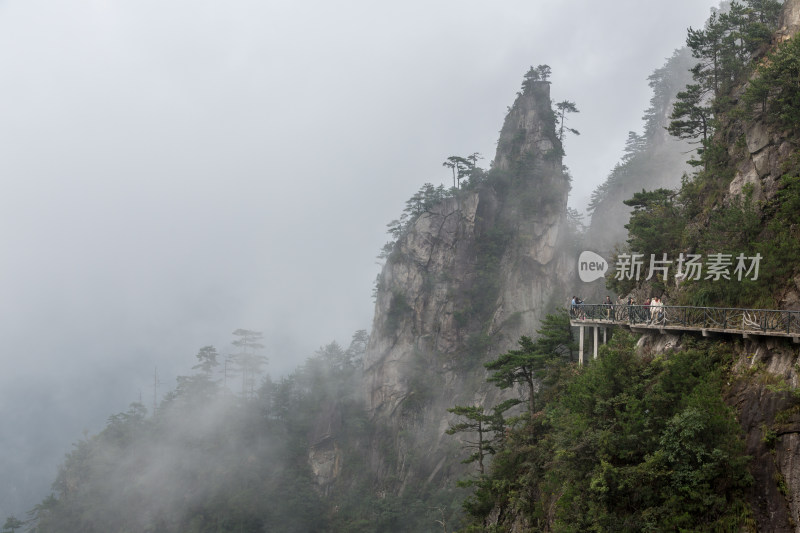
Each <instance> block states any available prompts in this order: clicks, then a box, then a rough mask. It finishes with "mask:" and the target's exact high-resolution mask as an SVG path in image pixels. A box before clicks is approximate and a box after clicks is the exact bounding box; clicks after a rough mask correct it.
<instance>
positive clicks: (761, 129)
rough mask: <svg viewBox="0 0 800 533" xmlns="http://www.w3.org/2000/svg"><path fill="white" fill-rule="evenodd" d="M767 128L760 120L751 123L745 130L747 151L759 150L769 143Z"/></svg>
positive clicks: (752, 152) (754, 151)
mask: <svg viewBox="0 0 800 533" xmlns="http://www.w3.org/2000/svg"><path fill="white" fill-rule="evenodd" d="M769 137H770V136H769V130H767V127H766V126H765V125H764V124H763V123H762V122H760V121H758V122H755V123H753V124H752V125H751V126H750V127H749V128H748V129H747V131H746V132H745V141H746V142H747V151H748V152H750V153H751V154H755V153H756V152H758V151H759V150H762V149H764V148H765V147H766V146H767V145H768V144H769V143H770V138H769Z"/></svg>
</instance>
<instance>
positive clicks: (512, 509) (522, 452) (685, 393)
mask: <svg viewBox="0 0 800 533" xmlns="http://www.w3.org/2000/svg"><path fill="white" fill-rule="evenodd" d="M634 345H635V340H634V339H633V338H632V337H631V336H629V335H627V334H617V335H615V337H614V338H613V339H612V342H611V343H610V344H609V345H608V346H603V347H602V348H601V351H600V357H599V359H598V360H596V361H594V362H593V363H592V364H590V365H589V366H588V367H586V368H579V367H577V366H575V364H574V363H569V362H567V361H566V360H565V359H564V358H563V357H561V356H559V355H558V352H550V357H549V358H548V364H547V365H539V366H540V368H541V369H542V372H543V373H544V375H543V376H542V377H543V378H544V379H543V381H542V383H541V385H540V387H539V388H538V392H534V394H533V396H534V400H533V402H532V403H533V405H534V406H535V407H534V409H536V411H535V412H532V413H530V415H531V416H530V417H527V416H525V417H522V418H521V419H520V420H521V423H519V424H518V425H517V426H516V427H515V428H514V429H513V431H510V432H509V433H508V434H507V435H506V436H505V438H504V440H503V442H504V446H503V447H502V448H501V449H499V450H498V451H497V453H496V455H495V456H494V461H493V463H492V468H491V472H490V474H488V475H486V476H480V477H478V478H476V479H474V480H473V484H474V485H475V493H474V495H473V496H471V497H470V498H469V499H468V500H467V502H466V504H465V508H466V509H467V511H468V512H469V514H470V515H471V516H472V517H473V519H474V521H475V523H474V525H473V526H472V527H471V528H468V530H475V531H485V530H488V531H493V530H497V531H505V530H508V529H509V528H510V527H511V526H512V524H516V525H517V526H524V527H526V528H529V529H530V530H532V531H575V532H577V531H631V532H633V531H656V530H666V529H669V530H672V529H675V530H678V529H681V530H692V531H703V530H708V531H713V530H721V531H733V530H736V529H737V528H739V527H741V526H744V525H746V524H748V523H750V522H751V519H750V515H749V510H748V507H747V505H746V504H745V502H744V497H743V495H744V490H745V488H746V487H747V486H748V484H749V483H750V482H751V477H750V475H749V474H748V472H747V468H746V465H747V462H748V457H746V456H745V455H744V453H743V449H744V448H743V443H742V441H741V439H740V437H739V426H738V424H737V422H736V419H735V416H734V413H733V411H732V410H731V409H730V408H729V407H727V406H726V405H725V403H724V402H723V400H722V391H723V388H724V383H725V378H726V376H727V370H728V366H729V365H730V363H731V362H732V352H731V351H730V349H729V348H728V347H726V346H725V345H724V344H709V343H698V344H696V345H692V346H689V347H688V349H686V350H684V351H681V352H676V353H672V354H669V356H659V357H641V356H640V355H638V354H637V353H636V350H635V346H634ZM541 356H542V352H539V357H540V358H541ZM526 530H527V529H526Z"/></svg>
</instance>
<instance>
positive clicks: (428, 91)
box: [0, 0, 715, 520]
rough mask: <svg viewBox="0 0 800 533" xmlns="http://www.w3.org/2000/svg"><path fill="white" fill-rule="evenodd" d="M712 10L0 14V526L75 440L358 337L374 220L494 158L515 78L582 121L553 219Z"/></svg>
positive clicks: (371, 266) (594, 178) (535, 1)
mask: <svg viewBox="0 0 800 533" xmlns="http://www.w3.org/2000/svg"><path fill="white" fill-rule="evenodd" d="M714 4H715V2H712V1H709V0H623V1H611V2H597V1H595V0H591V1H589V0H577V1H564V0H527V1H521V0H520V1H500V2H486V1H483V2H478V1H463V0H460V1H455V0H453V1H440V2H421V1H417V0H412V1H406V2H400V3H391V4H390V3H380V2H374V1H346V2H329V1H324V2H323V1H293V2H274V1H267V2H264V1H255V0H229V1H226V2H213V1H202V0H201V1H197V0H192V1H189V0H158V1H155V0H136V1H135V2H134V1H130V0H128V1H117V2H112V1H109V0H62V1H59V2H52V1H48V2H45V1H42V0H0V72H2V76H0V180H1V181H0V183H1V184H2V194H1V195H0V295H1V296H0V346H2V355H0V358H2V359H1V362H2V372H0V428H1V429H0V449H3V450H4V454H3V455H4V457H3V458H2V459H0V477H2V478H3V483H4V484H5V486H0V520H2V519H3V517H4V516H5V515H7V514H10V513H16V514H18V515H20V516H24V512H25V511H27V510H28V509H29V508H30V507H31V506H32V505H33V504H35V503H36V502H38V501H40V500H41V499H42V498H43V497H45V496H46V495H47V491H48V488H49V485H50V483H51V482H52V481H53V479H54V478H55V474H56V467H57V465H58V463H59V462H60V461H61V459H62V458H63V455H64V453H66V452H67V451H68V450H69V444H70V443H71V442H75V441H77V440H78V439H79V438H81V432H82V430H84V429H86V430H88V431H89V432H90V433H91V432H96V431H98V430H99V429H101V428H102V427H103V424H104V423H105V420H106V419H107V417H108V416H109V415H111V414H114V413H117V412H119V411H123V410H125V409H126V408H127V406H128V404H129V403H130V402H132V401H137V400H138V399H139V395H140V394H141V395H142V398H143V402H144V403H145V404H146V405H147V406H148V407H150V405H151V404H152V396H153V372H154V368H155V367H158V368H159V374H160V376H161V381H162V384H161V385H160V389H159V392H160V393H162V392H166V391H167V390H168V389H170V388H172V387H173V386H174V383H175V376H176V375H177V374H179V373H188V372H189V369H190V367H191V366H192V364H194V362H195V360H194V354H195V353H196V352H197V350H198V348H200V347H201V346H204V345H207V344H214V345H216V346H217V348H218V349H219V351H220V352H223V353H224V352H225V351H228V350H229V346H230V341H231V340H232V338H231V335H230V334H231V332H232V331H233V330H235V329H237V328H248V329H255V330H261V331H263V332H264V335H265V338H266V342H265V344H267V349H266V350H265V355H267V356H269V357H270V360H271V362H270V365H269V368H268V371H269V372H270V373H271V374H272V375H273V376H275V375H281V374H283V373H286V372H287V371H290V370H291V369H292V368H293V367H294V366H295V365H296V364H297V363H299V362H300V361H302V359H303V358H305V357H306V356H307V355H310V354H311V353H313V351H314V350H315V349H316V348H318V347H319V346H321V345H323V344H326V343H328V342H330V341H331V340H333V339H334V338H335V339H337V340H339V342H340V343H342V344H346V343H347V342H348V341H349V337H350V335H351V334H352V332H353V331H355V330H357V329H369V328H370V327H371V320H372V312H373V303H372V299H371V289H372V285H373V282H374V279H375V276H376V274H377V273H378V268H379V267H378V266H377V265H376V259H375V256H376V255H377V254H378V252H379V250H380V248H381V246H382V245H383V243H384V242H385V241H386V240H387V237H386V235H385V225H386V223H387V222H389V221H390V220H392V219H393V218H396V217H397V216H398V215H399V213H400V212H401V210H402V208H403V205H404V202H405V200H406V199H407V198H408V197H409V196H411V195H412V194H413V193H414V192H415V191H416V190H417V189H418V188H419V187H420V186H421V185H422V184H423V183H425V182H432V183H434V184H436V185H438V184H439V183H444V184H445V185H448V183H449V182H448V178H449V175H448V170H447V169H445V168H443V167H442V166H441V163H442V161H444V160H445V159H446V158H447V157H448V156H450V155H467V154H470V153H472V152H476V151H477V152H480V153H481V154H483V155H484V156H485V160H484V165H487V166H488V162H489V161H490V160H491V159H492V157H493V155H494V148H495V143H496V140H497V135H498V132H499V130H500V128H501V126H502V121H503V118H504V115H505V113H506V108H507V106H510V105H511V104H512V102H513V100H514V97H515V93H516V91H517V90H518V89H519V87H520V84H521V81H522V77H523V74H524V73H525V72H526V71H527V69H528V67H529V66H531V65H534V66H535V65H538V64H542V63H546V64H549V65H550V66H551V67H552V70H553V75H552V82H553V84H552V90H551V91H552V97H553V99H554V100H556V101H560V100H564V99H568V100H572V101H574V102H575V103H576V105H577V106H578V108H579V109H580V114H578V115H574V116H573V117H572V119H571V122H570V126H571V127H574V128H577V129H578V130H579V131H580V132H581V135H580V136H579V137H570V138H568V139H567V141H566V151H567V158H566V159H565V163H566V164H567V165H568V166H569V167H570V169H571V171H572V174H573V177H574V188H573V199H572V200H571V204H572V205H573V206H575V207H577V208H579V209H583V208H584V206H585V204H586V201H587V199H588V195H589V194H590V193H591V191H592V189H593V188H594V187H595V186H596V185H598V184H599V183H600V182H601V181H602V180H603V179H604V178H605V177H606V175H607V174H608V172H609V171H610V170H611V168H612V167H613V166H614V164H615V163H616V161H617V160H618V159H619V157H620V155H621V150H622V147H623V146H624V141H625V139H626V137H627V132H628V131H629V130H637V131H640V130H641V120H640V117H641V116H642V114H643V111H644V109H645V108H646V107H647V105H648V101H649V98H650V91H649V88H648V86H647V76H648V75H649V74H650V73H651V72H652V71H653V70H654V69H656V68H658V67H660V66H661V65H662V64H663V62H664V60H665V58H667V57H668V56H670V55H671V54H672V51H673V50H674V49H675V48H678V47H680V46H682V45H683V42H684V40H685V35H686V28H687V27H688V26H694V27H697V26H701V25H702V24H703V21H704V20H705V18H706V17H707V15H708V14H709V9H710V7H711V6H712V5H714Z"/></svg>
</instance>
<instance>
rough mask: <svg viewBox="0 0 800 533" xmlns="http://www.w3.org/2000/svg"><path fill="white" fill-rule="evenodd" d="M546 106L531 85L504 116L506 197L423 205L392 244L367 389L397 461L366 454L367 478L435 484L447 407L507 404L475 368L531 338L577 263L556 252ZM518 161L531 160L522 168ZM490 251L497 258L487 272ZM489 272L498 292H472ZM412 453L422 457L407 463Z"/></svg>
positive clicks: (562, 222) (559, 223)
mask: <svg viewBox="0 0 800 533" xmlns="http://www.w3.org/2000/svg"><path fill="white" fill-rule="evenodd" d="M549 106H550V97H549V85H548V84H545V83H539V84H535V85H534V87H533V89H532V90H531V91H529V92H528V93H527V94H520V95H519V96H518V97H517V100H516V102H515V103H514V106H513V107H512V108H511V110H510V112H509V114H508V116H507V117H506V120H505V123H504V126H503V129H502V131H501V133H500V141H499V143H498V147H497V154H496V157H495V160H494V165H493V166H494V167H495V168H498V169H501V170H505V171H508V172H510V173H512V172H516V173H517V174H515V175H514V180H515V181H514V183H515V184H516V185H515V189H514V191H515V192H514V194H510V193H508V192H498V190H496V189H495V188H493V187H484V188H481V189H479V190H476V191H473V192H469V193H466V192H465V193H462V194H459V195H458V196H457V197H456V198H450V199H448V200H446V201H443V202H442V203H440V204H439V205H437V206H435V207H433V208H431V209H430V210H429V212H426V213H423V214H422V215H420V216H419V217H418V218H417V219H416V220H415V221H414V222H413V224H412V225H411V227H410V229H409V231H408V232H407V233H406V234H405V235H404V236H402V237H401V238H400V239H399V241H398V242H397V244H396V248H395V250H394V252H393V253H392V254H391V256H390V257H389V258H388V259H387V262H386V264H385V265H384V268H383V270H382V272H381V274H380V276H379V281H378V291H377V298H376V304H375V318H374V322H373V328H372V334H371V336H370V343H369V346H368V348H367V353H366V355H365V360H364V389H365V390H364V394H365V398H366V401H367V406H368V409H369V412H370V414H371V416H372V417H373V420H374V422H375V423H376V425H377V426H378V427H384V428H389V429H388V430H387V433H388V434H390V435H393V437H392V438H393V439H394V442H393V445H394V449H395V452H396V454H397V456H396V457H393V458H392V460H391V461H387V460H386V458H382V457H381V456H380V455H381V452H380V451H378V450H373V451H372V453H373V457H372V459H371V460H372V463H373V466H374V468H375V470H376V471H382V469H383V468H389V467H387V466H386V465H387V464H388V463H390V462H391V463H392V464H393V466H392V467H391V468H392V471H391V472H387V475H391V476H393V477H395V478H399V479H401V480H403V482H402V483H403V484H404V483H405V480H406V479H408V477H409V476H415V475H416V476H417V479H422V480H427V482H432V480H433V479H434V478H436V476H442V475H452V473H450V474H448V473H447V469H448V466H443V465H444V462H443V461H442V459H443V458H444V457H445V455H446V451H448V450H449V451H450V453H452V449H453V446H455V447H456V448H457V447H458V440H457V437H454V436H447V435H445V433H444V432H445V430H446V429H447V427H448V426H449V424H450V422H452V421H453V416H452V415H451V414H450V413H448V412H447V408H448V407H452V406H453V405H454V404H466V405H485V406H487V407H490V406H492V405H495V404H496V403H498V402H499V401H500V400H501V398H503V397H506V396H503V393H501V392H500V391H499V389H497V388H496V387H494V386H493V385H489V384H486V382H485V378H486V370H485V369H484V368H483V366H482V365H481V361H486V360H489V359H490V358H492V357H494V356H496V355H497V354H499V353H502V352H504V351H507V350H508V349H510V348H512V347H515V346H516V343H517V340H518V339H519V337H520V336H521V335H533V334H535V331H536V329H537V328H538V326H539V323H540V321H541V319H542V318H543V317H544V315H545V314H546V313H547V312H550V311H552V310H553V309H554V308H555V306H556V305H564V304H565V303H566V302H567V301H568V299H569V296H568V295H567V286H568V284H569V283H570V282H571V281H572V278H573V277H574V262H575V260H576V259H577V258H576V257H571V256H570V254H568V253H567V252H565V251H564V249H565V248H564V247H563V246H560V245H561V244H562V242H561V241H562V240H563V239H564V238H565V237H564V234H565V231H566V229H565V228H566V203H567V193H568V190H569V183H568V177H567V176H564V175H563V174H562V172H561V159H560V157H559V156H558V154H557V153H555V155H554V152H553V151H554V149H555V147H556V146H558V140H557V139H556V137H555V130H554V123H553V120H552V114H551V113H549V112H545V110H549ZM523 160H524V161H526V162H531V161H535V164H532V165H531V166H530V170H525V171H519V170H518V167H519V165H518V163H519V162H521V161H523ZM502 190H503V189H501V191H502ZM505 190H506V191H507V190H508V189H505ZM487 245H488V246H489V247H497V248H496V249H495V253H498V254H499V255H498V256H497V257H496V258H494V259H493V261H496V263H494V262H493V263H492V264H493V265H494V266H491V267H488V266H487V265H486V264H485V256H486V254H488V253H489V251H487V249H486V246H487ZM482 257H483V259H481V258H482ZM486 268H492V269H494V270H493V272H494V276H495V277H496V287H497V289H496V294H495V293H493V292H485V291H484V292H482V293H476V292H475V287H476V283H478V280H479V279H480V277H481V275H482V272H481V269H486ZM487 290H489V289H487ZM487 294H491V299H490V300H487V298H488V296H487ZM479 300H483V301H479ZM478 307H480V308H481V310H480V313H477V312H476V311H475V309H476V308H478ZM478 315H480V316H481V317H483V318H479V317H478ZM466 358H471V360H472V363H470V364H469V365H468V364H466V363H465V362H464V360H465V359H466ZM421 382H424V384H423V385H421V384H420V383H421ZM506 394H515V395H516V394H517V393H516V392H515V391H507V393H506ZM410 435H413V437H411V436H410ZM420 454H422V455H424V456H425V458H426V460H425V461H419V460H418V461H416V462H413V461H411V460H410V459H408V458H409V457H410V456H411V455H414V456H416V457H419V456H420ZM423 463H424V464H423ZM450 463H452V461H450ZM449 468H451V469H452V468H459V469H463V468H464V467H460V466H452V465H450V466H449ZM414 472H416V473H414Z"/></svg>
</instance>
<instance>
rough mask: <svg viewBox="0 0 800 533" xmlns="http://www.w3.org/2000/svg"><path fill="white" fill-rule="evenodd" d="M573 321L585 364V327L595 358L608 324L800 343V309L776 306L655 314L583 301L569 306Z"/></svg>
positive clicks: (671, 308) (671, 309) (668, 309)
mask: <svg viewBox="0 0 800 533" xmlns="http://www.w3.org/2000/svg"><path fill="white" fill-rule="evenodd" d="M570 324H571V325H573V326H575V327H579V328H580V349H579V355H578V359H579V362H580V363H581V364H582V363H583V339H584V328H585V327H586V326H590V327H593V328H594V340H595V342H594V357H595V358H597V337H598V329H599V328H603V337H604V338H605V336H606V331H605V328H607V327H609V326H622V327H627V328H629V329H631V330H632V331H635V332H645V331H658V332H660V333H667V332H669V331H675V332H683V331H696V332H700V333H702V334H703V336H708V335H710V334H712V333H728V334H734V335H741V336H742V337H744V338H747V337H750V336H757V335H766V336H770V337H785V338H791V339H792V340H793V341H794V342H798V343H800V311H781V310H776V309H738V308H726V307H689V306H678V305H665V306H661V308H660V310H659V311H658V312H657V313H655V314H654V313H653V312H652V309H651V308H650V306H645V305H618V304H612V305H607V304H581V305H578V306H575V307H574V308H572V309H570Z"/></svg>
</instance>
